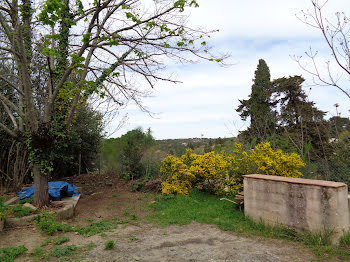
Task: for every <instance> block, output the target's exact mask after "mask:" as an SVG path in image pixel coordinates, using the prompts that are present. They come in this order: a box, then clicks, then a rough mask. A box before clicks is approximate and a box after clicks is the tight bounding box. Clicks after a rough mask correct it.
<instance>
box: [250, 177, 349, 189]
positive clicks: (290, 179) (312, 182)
mask: <svg viewBox="0 0 350 262" xmlns="http://www.w3.org/2000/svg"><path fill="white" fill-rule="evenodd" d="M243 177H247V178H255V179H265V180H271V181H280V182H285V183H293V184H304V185H314V186H323V187H335V188H337V187H346V186H347V185H346V184H344V183H340V182H333V181H326V180H316V179H305V178H293V177H283V176H270V175H258V174H253V175H244V176H243Z"/></svg>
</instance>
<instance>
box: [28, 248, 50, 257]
mask: <svg viewBox="0 0 350 262" xmlns="http://www.w3.org/2000/svg"><path fill="white" fill-rule="evenodd" d="M29 256H31V257H35V258H37V259H47V258H48V254H47V252H46V250H45V249H44V248H42V247H37V248H34V250H33V252H32V253H30V254H29Z"/></svg>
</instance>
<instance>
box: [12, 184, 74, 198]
mask: <svg viewBox="0 0 350 262" xmlns="http://www.w3.org/2000/svg"><path fill="white" fill-rule="evenodd" d="M79 194H80V193H79V191H78V189H77V188H76V187H75V186H74V185H71V184H68V183H67V182H63V181H55V182H49V195H50V197H51V198H53V199H54V200H59V199H61V198H62V197H64V196H68V197H72V196H77V195H79ZM17 195H18V196H19V198H20V199H24V198H28V197H32V196H34V185H32V186H31V187H30V188H26V189H22V190H21V191H19V192H17Z"/></svg>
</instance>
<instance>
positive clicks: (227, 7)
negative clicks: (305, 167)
mask: <svg viewBox="0 0 350 262" xmlns="http://www.w3.org/2000/svg"><path fill="white" fill-rule="evenodd" d="M347 1H348V0H329V3H328V5H329V7H328V9H327V12H328V13H327V14H326V15H328V16H329V17H333V14H334V12H335V11H344V12H345V13H347V14H348V15H350V6H349V4H346V2H347ZM198 2H199V5H200V7H199V8H196V9H193V10H191V15H190V18H189V23H190V24H193V25H195V26H196V25H197V26H201V27H205V28H208V29H220V32H218V33H216V34H215V35H213V37H212V38H211V42H210V44H211V45H213V46H214V48H215V50H218V51H222V52H229V53H231V58H230V60H229V61H228V62H229V63H232V66H230V67H220V66H218V65H216V64H214V63H209V62H204V61H203V62H202V63H199V64H194V65H193V64H191V65H185V66H184V65H181V66H180V65H176V64H175V65H174V64H173V65H170V66H168V68H167V72H169V73H173V74H175V76H176V79H177V80H179V81H181V82H182V83H180V84H176V85H175V84H169V83H161V82H159V83H158V84H157V86H156V89H155V90H154V92H153V96H152V97H149V98H145V99H144V100H143V103H144V105H145V106H147V107H148V108H149V110H150V111H152V112H154V113H155V114H154V117H151V116H149V115H148V114H146V113H144V112H141V111H140V110H139V109H137V107H136V106H134V105H130V106H129V107H127V108H126V109H124V110H122V111H121V112H120V115H125V114H127V115H128V121H127V123H126V124H125V125H124V126H123V127H122V128H121V129H119V130H118V131H117V132H114V131H115V127H116V126H117V125H118V121H120V118H116V119H114V121H112V122H111V123H109V124H108V126H107V128H106V131H107V132H109V134H112V135H111V136H112V137H118V136H120V135H122V134H124V133H126V132H127V131H128V130H131V129H133V128H135V127H142V128H144V129H147V128H148V127H150V128H151V129H152V131H153V135H154V136H155V137H156V138H157V139H165V138H188V137H201V136H202V135H203V136H204V137H231V136H233V135H237V133H238V132H239V131H240V130H243V129H244V128H246V127H247V126H248V125H249V123H248V122H243V121H241V120H240V117H239V115H238V114H237V112H236V111H235V108H237V106H238V104H239V102H238V99H246V98H247V97H248V95H249V94H250V91H251V85H252V79H253V77H254V71H255V69H256V66H257V63H258V60H259V59H260V58H262V59H264V60H265V61H266V62H267V64H268V66H269V68H270V72H271V77H272V79H275V78H278V77H283V76H286V77H287V76H289V75H297V74H301V75H303V76H304V78H306V80H307V81H306V84H309V85H310V84H311V83H312V78H311V76H310V75H308V74H307V73H306V72H304V71H302V70H301V68H300V67H299V66H298V64H297V63H296V62H295V61H294V60H293V59H292V56H293V55H296V56H299V55H304V52H305V51H307V50H308V48H309V47H310V46H311V47H312V48H313V49H314V50H318V51H319V57H320V65H323V62H322V59H326V60H327V59H331V56H330V51H329V50H328V49H327V46H326V45H325V42H324V40H323V39H322V37H321V35H320V32H318V31H317V30H314V29H312V28H310V27H309V26H307V25H305V24H303V23H302V22H300V21H299V20H298V19H297V17H296V15H297V16H302V12H301V10H306V9H307V8H310V1H309V0H295V1H280V0H266V1H259V0H247V1H232V0H218V1H211V0H200V1H198ZM305 61H307V60H305ZM334 69H335V70H337V69H338V68H337V67H336V66H334ZM344 85H347V86H349V79H345V80H344ZM348 89H349V88H348ZM305 90H307V93H309V97H310V100H312V101H314V102H316V106H318V107H319V108H320V109H321V110H324V111H328V112H329V116H332V115H335V108H334V104H335V103H339V104H340V108H339V111H340V112H341V113H342V116H346V117H349V111H348V110H349V109H350V101H349V100H348V99H347V98H346V97H345V96H344V95H343V94H342V93H341V92H340V91H338V90H336V89H334V88H333V87H317V86H313V87H312V89H311V91H310V90H309V87H305Z"/></svg>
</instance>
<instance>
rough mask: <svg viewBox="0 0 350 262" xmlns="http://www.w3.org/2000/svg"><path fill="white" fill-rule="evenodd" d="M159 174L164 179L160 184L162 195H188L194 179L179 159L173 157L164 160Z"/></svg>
mask: <svg viewBox="0 0 350 262" xmlns="http://www.w3.org/2000/svg"><path fill="white" fill-rule="evenodd" d="M160 172H161V174H162V175H163V177H164V178H165V179H163V182H162V194H164V195H169V194H174V193H176V194H180V195H188V193H189V189H191V188H192V180H194V178H195V177H194V176H193V175H192V174H191V173H190V171H189V170H188V167H187V166H186V165H185V164H184V163H183V162H182V161H181V160H180V159H179V158H177V157H174V156H168V157H166V158H164V159H163V161H162V166H161V168H160Z"/></svg>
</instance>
